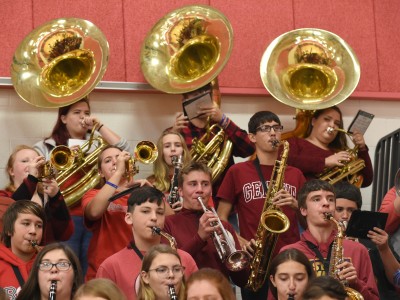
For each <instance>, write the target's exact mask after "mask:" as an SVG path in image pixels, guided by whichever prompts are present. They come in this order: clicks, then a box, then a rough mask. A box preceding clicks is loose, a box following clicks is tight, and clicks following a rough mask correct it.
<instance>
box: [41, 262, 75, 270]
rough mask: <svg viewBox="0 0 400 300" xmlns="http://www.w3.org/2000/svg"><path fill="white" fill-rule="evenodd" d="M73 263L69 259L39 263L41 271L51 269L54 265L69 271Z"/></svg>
mask: <svg viewBox="0 0 400 300" xmlns="http://www.w3.org/2000/svg"><path fill="white" fill-rule="evenodd" d="M71 265H72V264H71V263H70V262H68V261H59V262H58V263H55V264H53V263H51V262H48V261H45V262H41V263H40V264H39V270H40V271H50V270H51V269H53V267H56V268H57V270H58V271H68V270H69V269H70V268H71Z"/></svg>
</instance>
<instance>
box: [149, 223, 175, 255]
mask: <svg viewBox="0 0 400 300" xmlns="http://www.w3.org/2000/svg"><path fill="white" fill-rule="evenodd" d="M151 229H152V231H153V235H156V234H158V235H161V236H163V237H164V238H166V239H167V240H168V242H169V245H170V246H171V248H172V249H174V250H176V240H175V238H174V237H173V236H172V235H170V234H168V233H166V232H165V231H163V230H161V228H160V227H156V226H153V227H152V228H151Z"/></svg>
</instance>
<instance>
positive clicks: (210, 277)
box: [186, 268, 236, 300]
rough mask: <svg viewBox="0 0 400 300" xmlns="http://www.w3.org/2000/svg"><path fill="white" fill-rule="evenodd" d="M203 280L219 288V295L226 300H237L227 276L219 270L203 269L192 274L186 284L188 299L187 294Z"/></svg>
mask: <svg viewBox="0 0 400 300" xmlns="http://www.w3.org/2000/svg"><path fill="white" fill-rule="evenodd" d="M201 280H204V281H208V282H210V283H211V284H212V285H213V286H214V287H216V288H217V290H218V293H219V294H220V296H221V297H222V299H224V300H235V299H236V297H235V294H234V293H233V290H232V287H231V284H230V283H229V281H228V279H226V277H225V275H224V274H222V273H221V271H219V270H217V269H211V268H202V269H200V270H198V271H196V272H194V273H192V274H191V275H190V277H189V279H188V281H187V283H186V297H187V292H188V290H189V288H190V287H191V286H195V285H196V282H199V281H201Z"/></svg>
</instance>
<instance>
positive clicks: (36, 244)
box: [30, 240, 43, 253]
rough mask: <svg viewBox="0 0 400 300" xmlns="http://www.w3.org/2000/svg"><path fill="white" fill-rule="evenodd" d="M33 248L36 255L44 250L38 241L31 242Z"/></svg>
mask: <svg viewBox="0 0 400 300" xmlns="http://www.w3.org/2000/svg"><path fill="white" fill-rule="evenodd" d="M30 242H31V246H32V248H33V249H35V251H36V253H39V252H40V250H42V248H43V247H41V246H39V245H38V243H37V241H36V240H31V241H30Z"/></svg>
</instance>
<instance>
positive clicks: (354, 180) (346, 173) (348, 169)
mask: <svg viewBox="0 0 400 300" xmlns="http://www.w3.org/2000/svg"><path fill="white" fill-rule="evenodd" d="M334 131H340V132H344V133H345V134H347V135H349V133H348V132H347V131H346V130H343V129H340V128H332V127H328V128H327V132H329V133H332V132H334ZM346 151H347V153H349V154H350V157H351V158H350V160H349V161H347V162H343V164H344V166H343V167H339V166H336V167H332V168H326V169H325V170H324V171H323V172H322V173H321V174H319V175H317V177H318V178H319V179H321V180H324V181H328V182H329V183H330V184H335V183H336V182H339V181H341V180H346V181H348V182H349V183H351V184H353V185H355V186H357V187H358V188H360V187H361V185H362V182H363V177H362V175H360V174H359V172H360V171H361V170H362V169H364V168H365V161H364V160H363V159H361V158H359V157H358V146H357V145H356V146H355V147H354V148H353V149H347V150H346Z"/></svg>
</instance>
